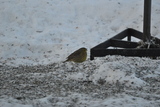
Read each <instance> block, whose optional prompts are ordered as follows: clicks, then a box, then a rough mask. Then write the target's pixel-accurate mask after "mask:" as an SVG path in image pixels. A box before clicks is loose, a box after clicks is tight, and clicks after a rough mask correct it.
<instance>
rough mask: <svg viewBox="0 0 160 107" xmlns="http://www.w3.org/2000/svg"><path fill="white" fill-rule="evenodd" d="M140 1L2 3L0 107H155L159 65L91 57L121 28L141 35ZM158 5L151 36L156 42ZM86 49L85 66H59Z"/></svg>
mask: <svg viewBox="0 0 160 107" xmlns="http://www.w3.org/2000/svg"><path fill="white" fill-rule="evenodd" d="M143 2H144V1H143V0H1V1H0V21H1V24H0V40H1V42H0V107H52V106H53V107H56V106H58V107H85V106H86V107H106V106H108V107H117V106H118V107H159V106H160V79H159V78H160V60H152V59H150V58H138V57H123V56H106V57H104V58H96V59H95V60H93V61H90V60H89V56H90V53H89V50H90V48H92V47H94V46H95V45H97V44H99V43H101V42H103V41H105V40H107V39H108V38H110V37H112V36H114V35H115V34H117V33H119V32H121V31H122V30H124V29H126V28H134V29H137V30H139V31H142V30H143V28H142V27H143ZM159 6H160V1H159V0H152V26H151V28H152V29H151V34H152V36H155V37H159V38H160V20H159V17H160V8H159ZM81 47H86V48H87V49H88V60H87V61H85V62H84V63H80V64H75V63H72V62H67V63H62V61H64V60H65V58H66V57H67V56H68V55H69V54H70V53H72V52H73V51H75V50H77V49H79V48H81Z"/></svg>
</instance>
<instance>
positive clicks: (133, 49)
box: [90, 0, 160, 60]
mask: <svg viewBox="0 0 160 107" xmlns="http://www.w3.org/2000/svg"><path fill="white" fill-rule="evenodd" d="M150 20H151V0H144V22H143V23H144V24H143V33H142V32H139V31H137V30H134V29H131V28H128V29H126V30H124V31H122V32H121V33H119V34H117V35H116V36H114V37H112V38H110V39H109V40H107V41H105V42H103V43H101V44H99V45H97V46H95V47H93V48H92V49H91V50H90V59H91V60H93V59H94V57H104V56H106V55H122V56H132V57H157V56H160V48H149V49H145V48H137V46H139V45H140V44H139V42H132V41H131V37H132V36H133V37H135V38H138V39H140V40H142V41H143V42H148V43H149V42H150V41H151V39H152V38H153V37H152V36H151V34H150ZM126 37H127V41H124V40H122V39H124V38H126ZM155 40H156V41H158V42H159V39H158V38H155ZM109 47H118V48H122V49H108V48H109Z"/></svg>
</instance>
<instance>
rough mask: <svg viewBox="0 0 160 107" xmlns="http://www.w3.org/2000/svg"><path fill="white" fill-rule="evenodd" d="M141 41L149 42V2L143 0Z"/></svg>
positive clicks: (149, 0) (148, 0)
mask: <svg viewBox="0 0 160 107" xmlns="http://www.w3.org/2000/svg"><path fill="white" fill-rule="evenodd" d="M143 17H144V20H143V41H144V42H150V37H151V34H150V27H151V0H144V16H143Z"/></svg>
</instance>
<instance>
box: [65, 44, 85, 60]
mask: <svg viewBox="0 0 160 107" xmlns="http://www.w3.org/2000/svg"><path fill="white" fill-rule="evenodd" d="M86 59H87V49H86V48H84V47H83V48H80V49H78V50H76V51H75V52H73V53H72V54H71V55H69V56H68V57H67V60H66V61H64V62H67V61H73V62H76V63H81V62H84V61H85V60H86Z"/></svg>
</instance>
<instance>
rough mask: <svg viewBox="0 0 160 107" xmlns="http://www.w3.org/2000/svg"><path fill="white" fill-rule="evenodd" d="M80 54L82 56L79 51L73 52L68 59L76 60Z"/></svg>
mask: <svg viewBox="0 0 160 107" xmlns="http://www.w3.org/2000/svg"><path fill="white" fill-rule="evenodd" d="M80 54H81V52H79V50H77V51H75V52H73V53H72V54H71V55H69V56H68V57H67V59H72V58H74V57H77V56H79V55H80Z"/></svg>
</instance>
